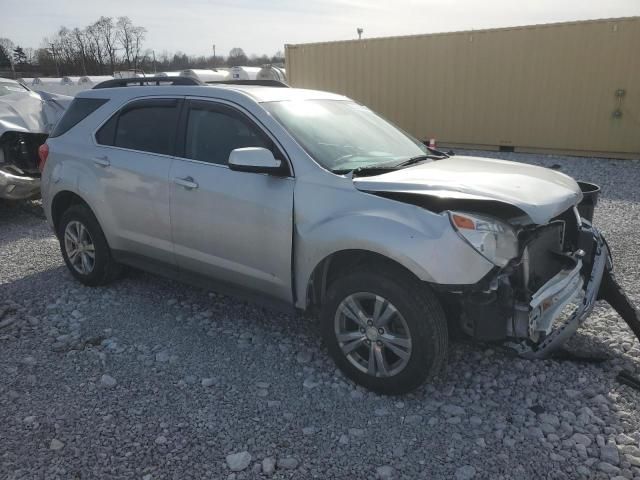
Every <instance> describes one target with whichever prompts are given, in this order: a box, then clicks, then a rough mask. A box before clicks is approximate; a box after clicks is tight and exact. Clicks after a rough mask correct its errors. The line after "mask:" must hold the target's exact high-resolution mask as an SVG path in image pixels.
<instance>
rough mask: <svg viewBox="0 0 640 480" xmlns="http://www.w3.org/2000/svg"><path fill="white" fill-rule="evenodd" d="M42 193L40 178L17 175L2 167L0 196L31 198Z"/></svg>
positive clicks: (0, 172)
mask: <svg viewBox="0 0 640 480" xmlns="http://www.w3.org/2000/svg"><path fill="white" fill-rule="evenodd" d="M39 195H40V179H39V178H35V177H26V176H20V175H15V174H13V173H10V172H7V171H6V170H2V169H0V198H4V199H7V200H29V199H32V198H36V197H38V196H39Z"/></svg>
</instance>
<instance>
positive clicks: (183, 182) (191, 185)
mask: <svg viewBox="0 0 640 480" xmlns="http://www.w3.org/2000/svg"><path fill="white" fill-rule="evenodd" d="M173 181H174V182H175V183H176V184H177V185H180V186H181V187H184V188H186V189H187V190H194V189H196V188H198V184H197V183H196V182H194V181H193V178H192V177H185V178H174V179H173Z"/></svg>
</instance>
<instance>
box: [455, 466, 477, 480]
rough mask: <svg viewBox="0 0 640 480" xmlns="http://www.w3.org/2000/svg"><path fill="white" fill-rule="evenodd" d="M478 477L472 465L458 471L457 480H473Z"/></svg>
mask: <svg viewBox="0 0 640 480" xmlns="http://www.w3.org/2000/svg"><path fill="white" fill-rule="evenodd" d="M475 476H476V469H475V468H474V467H473V466H472V465H463V466H462V467H459V468H458V469H457V470H456V480H471V479H472V478H473V477H475Z"/></svg>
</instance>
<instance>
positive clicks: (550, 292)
mask: <svg viewBox="0 0 640 480" xmlns="http://www.w3.org/2000/svg"><path fill="white" fill-rule="evenodd" d="M582 231H583V234H590V236H591V238H592V241H593V245H592V255H593V256H592V258H591V259H589V260H590V261H588V262H587V264H588V265H589V269H588V270H589V271H587V272H585V271H584V270H585V265H584V263H585V259H584V258H582V257H583V256H584V252H578V253H576V254H574V255H573V256H572V258H573V260H574V262H575V263H574V264H573V266H572V267H570V268H567V269H564V270H562V271H560V272H559V273H558V274H556V275H555V276H554V277H553V278H551V279H550V280H549V281H548V282H547V283H545V284H544V285H543V286H542V287H541V288H540V289H539V290H538V291H537V292H536V293H535V294H533V296H532V297H531V301H530V303H529V305H528V308H516V312H515V315H514V324H516V323H518V320H520V322H519V323H520V324H523V322H522V320H524V319H523V318H522V316H523V315H526V316H527V319H526V320H527V322H526V323H527V325H528V334H529V335H528V336H529V340H527V341H525V342H522V343H519V344H516V345H514V344H511V345H510V346H511V347H512V348H514V349H515V350H516V351H517V352H518V353H519V354H520V355H522V356H524V357H528V358H544V357H547V356H548V355H549V354H551V353H552V352H554V351H555V350H557V349H558V348H559V347H561V346H562V345H563V344H564V343H565V342H566V341H567V340H568V339H569V338H570V337H571V336H572V335H573V334H574V333H575V332H576V330H577V329H578V327H579V326H580V324H581V323H582V322H583V321H584V320H585V319H586V318H587V317H588V316H589V314H590V313H591V311H592V310H593V307H594V305H595V302H596V301H597V299H598V292H599V291H600V285H601V283H602V279H603V275H604V274H605V271H606V269H607V268H611V259H610V252H609V248H608V246H607V243H606V241H605V240H604V237H602V235H601V234H600V232H599V231H598V230H597V229H596V228H595V227H593V226H591V225H589V224H587V223H584V224H583V225H582ZM576 302H577V306H576V307H575V309H574V310H573V311H572V312H571V313H569V314H568V315H565V316H564V317H562V315H563V313H566V312H565V309H566V307H567V306H569V305H571V304H572V303H576ZM518 316H520V319H518V318H517V317H518ZM532 338H533V339H535V340H536V341H531V340H532Z"/></svg>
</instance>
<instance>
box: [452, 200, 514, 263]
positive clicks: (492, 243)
mask: <svg viewBox="0 0 640 480" xmlns="http://www.w3.org/2000/svg"><path fill="white" fill-rule="evenodd" d="M449 218H450V219H451V225H453V228H454V229H455V230H456V231H457V232H458V233H459V234H460V235H461V236H462V238H464V239H465V240H466V241H467V242H468V243H469V244H470V245H471V246H472V247H473V248H474V249H475V250H476V251H477V252H478V253H479V254H480V255H482V256H483V257H485V258H486V259H487V260H489V261H490V262H491V263H493V264H495V265H497V266H499V267H504V266H505V265H506V264H507V263H509V260H511V259H512V258H514V257H516V256H517V255H518V236H517V235H516V232H515V230H514V229H513V228H511V227H510V226H509V225H507V224H506V223H504V222H501V221H500V220H497V219H495V218H491V217H484V216H480V215H475V214H473V215H471V214H468V213H460V212H449Z"/></svg>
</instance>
